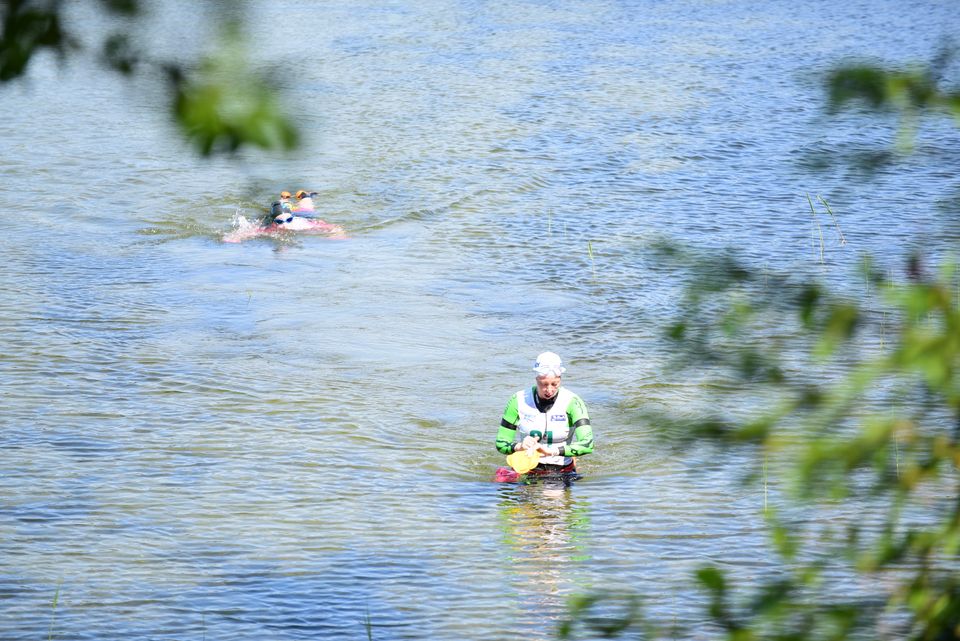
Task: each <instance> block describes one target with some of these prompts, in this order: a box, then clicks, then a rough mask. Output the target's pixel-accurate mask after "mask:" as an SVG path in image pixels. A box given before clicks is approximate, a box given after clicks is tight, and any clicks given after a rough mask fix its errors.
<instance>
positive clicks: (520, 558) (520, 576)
mask: <svg viewBox="0 0 960 641" xmlns="http://www.w3.org/2000/svg"><path fill="white" fill-rule="evenodd" d="M499 519H500V528H501V531H502V533H503V543H504V546H503V547H504V550H505V551H506V555H507V558H506V559H505V562H506V563H507V564H508V565H509V566H510V567H511V568H512V569H513V571H512V574H511V577H512V585H511V587H512V588H513V591H514V592H515V593H516V595H517V600H516V604H517V608H518V610H519V611H520V612H521V613H525V614H521V617H520V618H521V620H523V621H525V622H526V623H525V625H526V626H529V627H530V628H531V630H530V634H534V635H538V634H542V637H541V636H537V637H536V638H545V639H546V638H553V637H554V634H555V631H556V626H557V625H558V624H559V622H560V619H561V617H562V616H563V615H564V613H565V612H566V600H567V597H568V596H569V595H570V594H572V593H573V592H574V591H575V589H576V586H575V581H574V579H575V577H576V576H577V573H578V568H579V567H580V566H581V565H582V564H583V563H584V562H586V561H589V560H590V559H591V555H590V550H589V543H588V540H589V534H590V505H589V502H588V501H587V500H586V499H585V497H583V496H578V495H577V492H576V490H575V488H574V487H571V486H570V484H569V483H568V482H565V481H564V480H563V479H560V478H545V479H536V480H532V481H530V482H529V483H527V484H521V485H509V486H503V487H502V488H501V489H500V502H499ZM521 625H524V624H523V623H521Z"/></svg>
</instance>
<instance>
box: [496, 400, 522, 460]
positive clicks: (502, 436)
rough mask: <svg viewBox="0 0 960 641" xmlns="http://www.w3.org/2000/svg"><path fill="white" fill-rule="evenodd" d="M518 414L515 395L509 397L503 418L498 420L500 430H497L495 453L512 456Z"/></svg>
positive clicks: (518, 419)
mask: <svg viewBox="0 0 960 641" xmlns="http://www.w3.org/2000/svg"><path fill="white" fill-rule="evenodd" d="M519 421H520V414H519V413H518V412H517V395H516V394H514V395H513V396H511V397H510V401H509V402H508V403H507V407H506V409H504V410H503V418H501V419H500V429H499V430H497V451H498V452H500V453H501V454H513V448H514V441H516V439H517V423H519Z"/></svg>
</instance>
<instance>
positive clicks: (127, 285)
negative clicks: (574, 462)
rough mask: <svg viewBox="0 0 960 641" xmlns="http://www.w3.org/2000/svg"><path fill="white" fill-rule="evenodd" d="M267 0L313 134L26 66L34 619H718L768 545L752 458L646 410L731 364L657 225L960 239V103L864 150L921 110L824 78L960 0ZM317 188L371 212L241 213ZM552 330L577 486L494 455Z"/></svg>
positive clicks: (497, 634) (24, 279) (27, 414)
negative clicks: (202, 151)
mask: <svg viewBox="0 0 960 641" xmlns="http://www.w3.org/2000/svg"><path fill="white" fill-rule="evenodd" d="M155 11H156V14H155V16H154V20H153V22H152V26H151V27H150V29H149V30H147V31H144V32H143V33H142V41H143V42H145V43H150V44H151V46H152V47H153V48H154V50H155V52H156V54H157V55H158V56H179V55H181V54H190V53H193V52H196V51H199V50H200V49H201V48H202V47H203V46H204V45H206V44H209V43H210V41H211V39H212V36H211V35H210V34H209V33H207V32H205V31H203V28H204V27H203V25H204V24H205V23H204V21H203V20H196V19H194V15H195V13H196V12H197V11H198V9H197V8H196V5H195V3H189V2H170V3H164V4H163V6H162V7H160V8H157V9H156V10H155ZM244 11H245V18H246V21H247V24H248V28H249V35H250V37H251V40H252V42H253V43H255V46H253V47H252V49H251V51H250V55H251V59H252V60H253V61H254V63H255V64H256V65H257V66H258V67H259V68H260V69H262V70H264V71H266V72H269V73H271V74H272V75H273V77H274V78H275V80H276V81H277V82H278V83H279V84H280V85H281V87H282V88H283V89H284V90H285V92H286V93H287V95H288V97H289V98H290V101H291V103H292V105H293V106H295V107H296V108H297V110H298V113H300V116H299V123H300V126H301V129H302V132H303V135H304V143H305V144H304V147H303V149H302V150H301V151H300V153H298V154H297V155H295V156H291V157H284V156H279V155H269V154H260V153H250V154H247V155H242V156H240V157H238V158H235V159H232V160H214V161H209V162H203V161H200V160H196V159H194V157H193V156H192V155H191V154H190V152H189V150H188V149H187V148H186V147H185V146H184V145H183V144H182V143H180V142H179V141H178V139H177V137H176V133H175V132H174V131H173V130H172V129H171V128H170V127H169V124H168V122H167V116H166V112H165V111H164V109H165V106H164V105H165V103H164V99H165V96H164V94H163V91H162V88H159V87H158V86H157V85H155V84H154V83H152V82H150V81H149V80H148V79H135V80H132V81H124V80H122V79H118V78H114V77H112V76H109V75H107V74H103V73H100V72H99V71H98V70H97V69H96V67H95V66H94V65H93V64H92V63H85V62H82V61H77V62H75V63H73V64H71V65H68V66H66V67H60V66H58V65H57V64H56V61H55V60H52V59H48V58H45V57H42V58H40V59H38V60H36V61H35V63H34V64H33V65H32V67H31V70H30V73H29V74H28V77H27V78H25V79H23V80H22V81H18V82H16V83H12V84H8V85H5V86H3V87H0V110H2V111H0V113H2V115H3V118H2V119H0V152H2V153H0V174H2V177H3V180H2V183H0V211H2V212H3V214H4V219H5V221H6V223H5V225H6V233H5V234H4V235H3V238H2V240H0V261H2V263H3V264H4V269H3V272H2V276H0V282H2V287H0V329H2V339H0V383H2V386H3V390H4V391H3V396H2V401H0V408H2V413H0V416H2V419H0V421H2V431H0V637H2V638H3V639H9V640H11V641H12V640H20V639H24V640H26V639H32V640H36V639H42V638H48V637H50V636H52V637H53V638H56V639H64V640H65V639H76V640H90V641H94V640H97V641H104V640H107V639H124V640H129V639H165V640H177V641H181V640H187V639H194V640H198V641H199V640H201V639H207V640H220V639H222V640H231V641H239V640H251V641H252V640H258V641H260V640H268V639H269V640H288V639H366V638H368V632H369V634H370V635H371V636H372V638H374V639H377V640H391V639H451V640H454V639H472V640H483V639H489V640H499V639H507V638H524V639H529V640H531V641H532V640H536V639H551V638H554V634H555V630H556V626H557V623H558V622H559V621H560V620H561V619H562V617H563V616H564V614H565V612H566V600H567V598H568V597H569V596H570V595H573V594H579V593H583V592H586V591H590V590H599V589H606V590H613V591H619V590H628V591H631V592H635V593H637V594H639V595H641V597H642V598H643V599H644V609H645V612H646V613H647V615H648V616H650V618H651V619H653V620H655V621H658V622H660V623H662V624H665V625H669V624H673V623H676V624H679V625H684V626H689V627H691V628H693V629H696V628H697V626H698V625H700V624H701V623H702V622H703V621H704V620H705V614H704V609H703V606H704V602H705V601H704V597H703V595H702V594H700V593H698V592H696V591H695V590H693V589H691V588H690V585H691V580H690V575H691V573H692V572H693V570H694V569H695V568H697V567H698V566H699V565H700V564H702V563H705V562H712V563H716V564H719V565H721V566H723V567H725V568H727V569H729V570H730V571H731V572H732V573H734V574H735V575H737V576H738V577H739V578H742V579H746V580H750V579H751V578H753V577H758V576H762V575H764V573H767V572H770V571H773V568H774V567H775V566H774V565H773V559H772V558H771V556H770V553H769V552H768V551H767V548H766V545H765V544H766V535H765V533H764V526H763V519H762V514H761V509H762V507H763V503H764V500H765V496H764V495H763V492H762V490H761V489H758V488H751V487H744V486H742V485H741V484H740V483H739V478H740V473H741V472H742V471H743V469H745V468H746V467H747V466H748V464H749V462H748V461H747V460H746V459H741V458H738V457H737V455H730V456H728V457H719V456H717V454H716V452H710V451H700V450H699V449H693V450H691V451H689V452H687V453H679V454H678V453H676V452H673V451H671V450H670V449H668V448H667V447H666V446H665V445H664V444H662V443H661V442H660V441H659V440H658V439H657V438H655V434H654V432H655V426H651V425H649V424H647V423H645V422H644V421H643V420H642V419H641V418H640V416H639V413H638V408H646V407H668V408H675V409H678V410H679V411H681V412H682V411H684V410H686V411H690V408H693V407H696V406H697V404H698V403H699V402H700V399H701V398H702V397H703V396H704V389H703V388H701V387H699V386H698V383H697V382H696V381H693V380H689V381H684V380H680V381H678V380H676V378H677V377H676V376H674V375H673V374H672V373H671V372H670V371H669V370H668V369H667V367H666V362H667V360H668V358H669V356H670V353H669V351H668V350H667V348H666V347H665V346H664V344H663V343H662V342H661V341H660V340H659V337H660V335H661V333H662V330H663V326H664V324H665V323H666V322H668V321H669V319H670V318H671V315H672V314H673V312H674V311H675V303H676V301H677V299H678V298H679V296H680V294H681V292H680V290H679V288H678V284H677V279H676V278H672V277H671V276H670V275H669V274H668V273H666V271H665V270H664V269H663V268H661V267H660V266H659V265H657V264H656V262H655V261H654V260H653V259H652V257H651V254H650V253H649V252H648V251H647V248H648V247H649V245H650V244H651V243H652V242H654V241H656V240H657V239H658V238H662V237H668V238H672V239H675V240H678V241H681V242H684V243H688V244H691V245H694V246H697V247H701V248H705V249H708V250H714V249H719V248H723V247H735V248H737V249H738V250H740V251H741V252H742V253H743V255H744V256H745V257H746V258H747V259H748V260H750V261H752V262H753V263H754V264H755V265H757V266H764V267H768V268H770V269H776V270H784V271H797V270H810V271H811V272H812V273H816V274H819V275H820V276H821V277H823V278H824V279H826V280H828V281H830V282H832V283H833V284H834V285H835V286H837V287H839V288H841V289H842V288H844V287H848V286H849V287H853V285H852V284H851V283H854V282H856V277H855V276H854V275H853V274H854V272H855V266H856V264H857V263H858V261H859V260H860V258H861V257H862V256H863V255H865V254H871V255H873V256H874V257H875V258H876V259H877V260H878V261H879V262H880V264H881V265H882V266H883V267H884V268H885V269H889V270H891V271H896V270H899V269H900V268H901V266H902V264H903V258H904V257H905V256H906V255H907V254H909V253H910V252H911V251H913V250H915V249H918V248H923V249H924V250H926V251H927V252H929V253H930V254H931V255H933V256H937V255H941V254H943V253H944V252H946V251H948V250H950V249H951V248H953V249H955V248H956V245H957V240H958V239H960V224H958V220H960V218H958V216H957V203H958V200H960V199H958V188H960V183H958V181H957V178H956V168H957V167H960V155H958V151H957V150H958V149H960V145H958V142H960V132H958V130H957V129H956V128H955V127H954V125H953V124H952V123H951V122H947V121H942V120H936V119H932V120H930V121H925V122H924V123H923V124H922V126H921V127H920V129H919V131H918V136H917V139H916V141H915V153H914V154H912V155H910V156H908V157H903V158H894V159H892V160H889V161H887V162H881V163H880V164H879V165H877V166H876V167H875V168H874V169H873V170H872V171H866V170H864V169H863V168H862V163H858V162H857V161H858V160H862V159H863V158H866V157H871V155H872V154H875V152H877V151H880V150H885V149H886V150H889V149H890V148H891V147H890V146H891V144H892V142H893V140H894V138H895V135H896V122H895V120H894V119H892V118H890V119H887V118H876V117H872V116H864V115H861V114H858V113H856V112H849V113H844V114H841V115H839V116H837V117H828V116H827V115H826V114H825V110H824V105H825V97H824V94H823V85H822V74H823V72H824V71H825V70H827V69H828V68H830V67H831V66H832V65H834V64H836V63H837V62H839V61H843V60H848V59H850V57H852V56H857V57H862V58H868V59H872V60H883V61H888V62H908V61H926V60H929V59H930V58H931V57H933V55H934V54H935V53H936V51H937V48H938V47H939V46H940V45H941V44H942V42H943V38H944V37H946V36H950V35H954V34H957V33H958V32H960V12H958V11H957V9H956V5H955V3H953V2H947V1H945V0H944V1H936V0H918V1H916V2H909V3H902V2H894V1H892V0H890V1H885V0H873V1H868V0H855V1H852V2H846V3H835V2H825V1H824V2H820V1H815V2H807V3H797V2H786V1H782V0H774V1H771V2H765V3H756V2H742V1H741V2H732V1H722V0H716V1H708V0H703V1H694V0H689V1H679V2H670V3H666V2H655V1H653V0H638V1H629V0H624V1H612V0H611V1H602V0H582V1H579V2H577V1H571V2H563V3H559V2H535V1H518V2H504V3H493V2H481V1H478V0H466V1H461V2H454V1H443V0H426V1H423V2H403V1H396V2H386V3H381V2H366V1H363V0H361V1H351V2H336V1H332V2H322V3H319V2H317V3H302V2H269V3H268V2H251V3H249V4H248V5H247V6H246V8H245V9H244ZM77 19H78V20H79V21H80V23H81V24H83V25H87V26H91V27H96V25H97V24H98V23H97V22H96V18H95V17H92V16H85V15H78V16H77ZM300 188H306V189H315V190H317V191H318V192H319V196H318V197H317V198H316V201H317V203H318V209H319V210H320V215H321V216H322V217H323V218H324V219H326V220H328V221H330V222H335V223H337V224H340V225H342V226H344V227H345V228H346V229H347V230H348V233H349V238H348V239H346V240H329V239H324V238H317V237H304V236H301V237H287V238H281V239H258V240H253V241H249V242H245V243H242V244H227V243H223V242H221V238H222V236H223V234H224V233H226V232H228V231H230V230H232V229H233V228H234V226H235V224H236V221H237V219H238V217H239V216H244V217H246V218H252V217H255V216H257V215H259V214H260V213H262V212H263V211H265V209H266V208H267V207H268V205H269V203H270V201H271V200H273V199H274V198H275V197H276V194H277V193H278V192H279V191H280V190H281V189H288V190H296V189H300ZM807 194H810V195H811V196H814V197H815V196H816V195H822V196H823V197H824V198H825V199H826V200H827V201H828V202H829V203H830V205H831V207H832V209H833V211H834V212H835V213H836V214H837V217H838V221H839V224H840V225H841V228H842V231H843V233H844V235H845V237H846V239H847V244H846V245H845V246H840V244H839V243H838V242H837V239H838V236H837V233H836V229H835V227H833V226H832V222H831V221H830V219H829V218H828V217H825V216H824V217H822V218H821V221H822V225H823V230H824V236H825V249H824V260H825V265H820V262H819V249H818V248H817V242H818V241H815V240H814V238H815V237H814V231H815V230H814V227H813V223H812V217H811V214H810V210H809V205H808V203H807V200H806V195H807ZM547 349H550V350H554V351H557V352H559V353H560V354H561V355H562V356H563V357H564V359H565V361H566V363H567V367H568V372H567V374H566V376H565V378H564V380H565V383H566V384H567V385H568V386H569V387H570V388H572V389H573V390H575V391H576V392H578V393H579V394H580V395H581V396H582V397H583V398H584V399H585V401H586V403H587V405H588V408H589V411H590V414H591V417H592V419H593V425H594V430H595V435H596V452H595V453H594V454H592V455H590V456H588V457H585V458H583V459H582V460H581V462H580V468H581V471H582V472H583V474H584V476H585V478H584V479H583V480H582V481H580V482H579V483H577V484H576V485H575V486H574V487H573V488H570V489H563V488H556V487H551V486H549V485H531V486H516V485H498V484H496V483H493V482H491V481H492V477H493V473H494V470H495V468H496V467H497V466H498V465H500V464H502V463H503V457H502V456H500V455H499V454H498V453H497V452H496V451H495V449H494V446H493V441H494V436H495V434H496V430H497V426H498V424H499V420H500V415H501V412H502V411H503V408H504V405H505V404H506V402H507V399H508V397H509V396H510V394H511V393H513V392H514V391H515V390H518V389H520V388H522V387H524V386H526V385H529V384H531V383H532V373H531V371H530V367H531V364H532V361H533V359H534V357H535V356H536V354H537V353H538V352H540V351H543V350H547ZM741 456H742V455H741ZM849 509H850V511H851V513H856V512H857V511H858V510H861V509H863V506H860V505H856V504H853V505H850V506H849ZM55 595H56V600H57V601H56V605H55V606H54V605H53V602H54V598H55ZM368 625H369V627H368ZM698 634H700V633H698ZM702 634H704V635H707V636H709V634H708V631H703V632H702ZM701 638H702V637H701Z"/></svg>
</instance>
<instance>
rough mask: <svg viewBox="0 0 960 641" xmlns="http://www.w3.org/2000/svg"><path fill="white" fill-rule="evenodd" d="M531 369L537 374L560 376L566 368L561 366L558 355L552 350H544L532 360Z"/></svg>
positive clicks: (561, 362)
mask: <svg viewBox="0 0 960 641" xmlns="http://www.w3.org/2000/svg"><path fill="white" fill-rule="evenodd" d="M533 371H534V372H536V373H537V376H560V375H561V374H563V373H564V372H565V371H567V368H566V367H564V366H563V361H561V360H560V357H559V356H557V355H556V354H554V353H553V352H544V353H543V354H540V356H537V360H535V361H534V362H533Z"/></svg>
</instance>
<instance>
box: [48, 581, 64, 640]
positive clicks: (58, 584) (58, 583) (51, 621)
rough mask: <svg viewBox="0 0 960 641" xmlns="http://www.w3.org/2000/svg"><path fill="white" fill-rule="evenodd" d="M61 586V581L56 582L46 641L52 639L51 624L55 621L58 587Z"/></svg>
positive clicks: (58, 595)
mask: <svg viewBox="0 0 960 641" xmlns="http://www.w3.org/2000/svg"><path fill="white" fill-rule="evenodd" d="M62 585H63V579H60V580H59V581H57V591H56V592H55V593H54V594H53V606H52V607H53V611H52V612H51V613H50V630H49V631H48V632H47V641H51V640H52V639H53V623H54V621H56V620H57V603H59V601H60V586H62Z"/></svg>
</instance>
